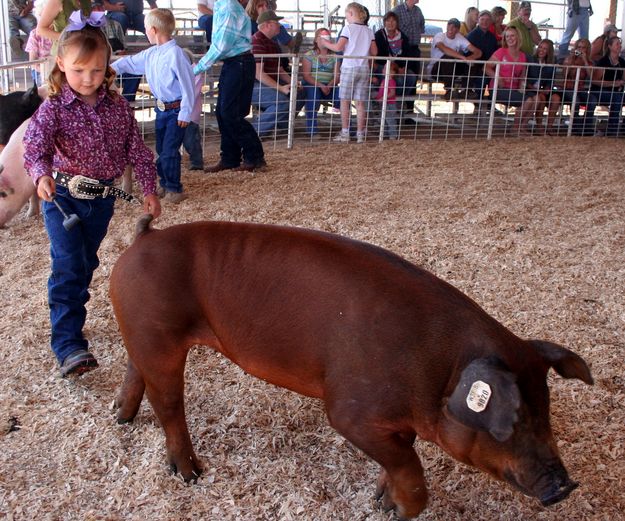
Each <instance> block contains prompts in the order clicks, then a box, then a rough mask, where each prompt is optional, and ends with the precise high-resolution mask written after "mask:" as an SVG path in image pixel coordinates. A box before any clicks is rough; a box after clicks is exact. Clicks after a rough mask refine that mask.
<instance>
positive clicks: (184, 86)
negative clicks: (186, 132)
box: [175, 49, 195, 128]
mask: <svg viewBox="0 0 625 521" xmlns="http://www.w3.org/2000/svg"><path fill="white" fill-rule="evenodd" d="M175 66H176V71H175V73H176V78H178V82H179V83H180V90H181V92H182V101H181V103H180V112H179V114H178V126H179V127H183V128H184V127H186V126H187V125H188V124H189V121H191V113H192V112H193V106H194V105H195V76H194V75H193V68H192V67H191V63H189V60H188V58H187V57H186V55H185V54H184V51H183V50H182V49H179V55H178V57H177V60H176V63H175Z"/></svg>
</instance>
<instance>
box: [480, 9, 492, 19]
mask: <svg viewBox="0 0 625 521" xmlns="http://www.w3.org/2000/svg"><path fill="white" fill-rule="evenodd" d="M482 16H490V17H491V18H492V17H493V14H492V13H491V12H490V11H489V10H488V9H483V10H482V11H480V14H479V15H478V16H477V17H478V18H480V17H482Z"/></svg>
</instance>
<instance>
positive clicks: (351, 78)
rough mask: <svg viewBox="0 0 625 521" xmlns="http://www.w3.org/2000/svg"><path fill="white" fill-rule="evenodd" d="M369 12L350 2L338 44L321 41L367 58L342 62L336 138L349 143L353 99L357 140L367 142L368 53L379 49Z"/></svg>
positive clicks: (346, 59) (370, 54) (321, 45)
mask: <svg viewBox="0 0 625 521" xmlns="http://www.w3.org/2000/svg"><path fill="white" fill-rule="evenodd" d="M366 19H367V11H366V10H365V8H364V6H362V5H360V4H359V3H357V2H351V3H349V4H347V7H346V8H345V23H346V25H345V27H343V30H342V31H341V35H340V36H339V39H338V41H337V42H336V43H332V42H330V41H329V40H319V47H325V48H327V49H330V50H331V51H334V52H343V54H344V55H345V56H363V58H344V59H343V63H342V64H341V82H340V88H339V97H340V98H341V124H342V129H341V132H340V133H339V134H338V135H337V136H336V137H335V138H334V140H335V141H340V142H343V143H347V142H349V119H350V116H351V108H352V100H355V101H356V121H357V127H358V129H357V130H358V131H357V134H356V136H357V141H358V143H364V141H365V119H366V102H367V100H368V99H369V60H368V59H367V58H364V56H375V55H376V54H377V53H378V48H377V46H376V44H375V37H374V35H373V31H372V30H371V29H370V28H369V27H368V26H367V25H366V24H365V20H366Z"/></svg>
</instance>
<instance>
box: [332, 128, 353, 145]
mask: <svg viewBox="0 0 625 521" xmlns="http://www.w3.org/2000/svg"><path fill="white" fill-rule="evenodd" d="M334 141H336V142H337V143H349V132H343V131H342V130H341V131H340V132H339V133H338V134H337V135H336V136H334Z"/></svg>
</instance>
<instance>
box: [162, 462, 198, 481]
mask: <svg viewBox="0 0 625 521" xmlns="http://www.w3.org/2000/svg"><path fill="white" fill-rule="evenodd" d="M169 470H170V471H171V473H172V474H174V475H176V474H178V466H177V465H176V464H175V463H170V464H169ZM180 474H181V475H182V479H184V481H185V483H197V480H198V478H199V477H200V476H201V474H202V469H201V468H200V467H199V465H197V464H196V463H195V462H194V461H193V460H191V469H190V470H189V471H188V472H183V471H182V470H180Z"/></svg>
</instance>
